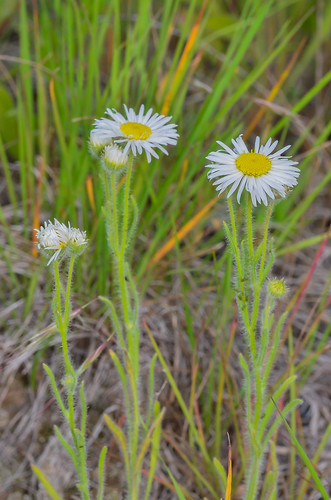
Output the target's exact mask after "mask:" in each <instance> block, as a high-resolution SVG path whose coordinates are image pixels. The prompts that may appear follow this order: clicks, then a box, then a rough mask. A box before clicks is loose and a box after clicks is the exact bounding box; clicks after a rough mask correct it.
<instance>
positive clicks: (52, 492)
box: [31, 465, 64, 500]
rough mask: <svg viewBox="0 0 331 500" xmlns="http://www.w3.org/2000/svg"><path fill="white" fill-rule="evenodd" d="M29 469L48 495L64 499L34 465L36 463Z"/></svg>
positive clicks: (54, 498) (59, 499)
mask: <svg viewBox="0 0 331 500" xmlns="http://www.w3.org/2000/svg"><path fill="white" fill-rule="evenodd" d="M31 469H32V470H33V472H34V473H35V475H36V476H37V478H38V479H39V481H40V482H41V484H42V485H43V487H44V488H45V490H46V491H47V493H48V494H49V495H50V497H51V498H53V500H64V499H63V498H62V497H61V496H60V495H59V494H58V493H57V492H56V491H55V489H54V488H53V486H52V485H51V483H50V482H49V480H48V479H47V477H46V476H45V474H44V473H43V472H42V471H41V470H40V469H39V468H38V467H37V466H36V465H31Z"/></svg>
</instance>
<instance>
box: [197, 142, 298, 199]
mask: <svg viewBox="0 0 331 500" xmlns="http://www.w3.org/2000/svg"><path fill="white" fill-rule="evenodd" d="M217 143H218V144H219V145H220V146H221V147H222V149H220V150H218V151H215V152H212V153H210V154H209V155H208V156H207V160H210V161H212V162H213V163H211V164H209V165H206V167H207V168H209V169H210V170H209V172H208V179H209V180H212V179H216V180H215V181H214V182H213V186H217V187H216V191H219V193H222V192H223V191H224V190H225V189H226V188H228V187H230V186H231V187H230V189H229V192H228V198H229V196H231V195H232V194H233V193H234V191H235V190H236V189H238V192H237V200H238V203H240V197H241V194H242V192H243V189H244V188H245V189H246V191H248V192H249V193H250V195H251V198H252V202H253V205H254V206H255V207H256V204H257V203H261V202H263V203H264V204H265V205H266V206H267V204H268V199H267V196H269V197H270V198H271V199H274V198H275V193H278V194H279V195H280V196H282V197H283V198H284V197H285V194H286V188H287V187H290V188H291V187H293V186H295V185H296V184H297V178H298V177H299V175H300V170H299V169H298V168H296V167H294V166H293V165H297V163H298V162H296V161H291V160H290V158H291V156H282V154H283V153H284V152H285V151H287V150H288V149H289V148H290V147H291V146H285V147H284V148H282V149H280V150H279V151H277V152H276V153H273V151H274V150H275V148H276V146H277V144H278V141H275V142H272V139H269V140H268V141H267V143H266V144H265V145H264V146H262V145H260V137H257V138H256V139H255V147H254V150H251V151H248V149H247V147H246V144H245V143H244V141H243V139H242V138H241V135H240V136H239V137H238V138H237V139H235V140H234V139H232V143H233V145H234V149H233V150H232V149H230V148H229V147H228V146H227V145H226V144H224V143H223V142H221V141H217Z"/></svg>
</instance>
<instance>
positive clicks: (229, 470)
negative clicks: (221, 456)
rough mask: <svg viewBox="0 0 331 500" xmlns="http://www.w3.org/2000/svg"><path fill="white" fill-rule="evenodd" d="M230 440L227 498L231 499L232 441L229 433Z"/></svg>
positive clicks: (227, 499) (226, 499)
mask: <svg viewBox="0 0 331 500" xmlns="http://www.w3.org/2000/svg"><path fill="white" fill-rule="evenodd" d="M228 441H229V469H228V479H227V481H226V490H225V500H231V486H232V452H231V441H230V436H229V434H228Z"/></svg>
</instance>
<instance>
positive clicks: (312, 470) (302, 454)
mask: <svg viewBox="0 0 331 500" xmlns="http://www.w3.org/2000/svg"><path fill="white" fill-rule="evenodd" d="M271 399H272V398H271ZM272 402H273V404H274V405H275V407H276V410H277V411H278V413H279V415H280V417H281V418H282V420H283V422H284V424H285V426H286V428H287V430H288V432H289V434H290V436H291V438H292V441H293V443H294V444H295V446H296V449H297V451H298V453H299V455H300V457H301V459H302V461H303V463H304V464H305V465H306V467H307V469H308V470H309V472H310V474H311V477H312V478H313V480H314V481H315V483H316V486H317V489H318V491H319V492H320V493H321V495H322V497H323V498H324V500H330V499H329V495H328V494H327V492H326V491H325V489H324V486H323V484H322V483H321V480H320V478H319V477H318V475H317V473H316V470H315V467H314V465H313V464H312V463H311V461H310V460H309V458H308V457H307V455H306V453H305V450H304V449H303V448H302V446H301V445H300V443H299V441H298V440H297V438H296V437H295V434H294V432H293V431H292V429H291V427H290V426H289V424H288V423H287V421H286V419H285V417H284V416H283V414H282V412H281V411H280V409H279V408H278V406H277V403H276V402H275V401H274V400H273V399H272Z"/></svg>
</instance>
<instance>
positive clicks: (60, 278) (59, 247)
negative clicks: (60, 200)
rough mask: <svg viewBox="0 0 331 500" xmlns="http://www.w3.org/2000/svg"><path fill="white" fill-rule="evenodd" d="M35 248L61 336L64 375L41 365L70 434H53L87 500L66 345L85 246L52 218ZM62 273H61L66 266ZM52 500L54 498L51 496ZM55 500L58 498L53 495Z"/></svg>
mask: <svg viewBox="0 0 331 500" xmlns="http://www.w3.org/2000/svg"><path fill="white" fill-rule="evenodd" d="M35 231H36V238H37V241H38V248H39V249H40V250H41V251H42V252H43V253H45V254H46V255H47V257H48V258H49V261H48V264H47V265H48V266H49V265H51V264H52V266H53V272H54V279H55V293H54V298H53V314H54V320H55V324H56V327H57V330H58V332H59V333H60V336H61V347H62V349H61V353H62V357H63V368H64V375H63V378H62V380H61V381H60V383H59V381H57V380H56V378H55V375H54V374H53V372H52V370H51V369H50V367H49V366H47V365H46V364H44V369H45V371H46V373H47V375H48V377H49V380H50V383H51V387H52V390H53V392H54V396H55V398H56V401H57V403H58V405H59V408H60V411H61V413H62V415H63V417H64V420H65V421H66V423H67V425H68V427H69V429H70V434H71V442H69V441H67V440H66V439H65V437H64V436H63V435H62V434H61V432H60V430H59V429H58V428H57V427H56V426H55V432H56V435H57V437H58V439H59V440H60V442H61V444H62V445H63V447H64V448H65V450H66V451H67V453H68V454H69V456H70V458H71V460H72V462H73V464H74V466H75V469H76V471H77V476H78V483H77V488H78V491H79V493H80V495H81V498H82V499H83V500H88V499H90V487H89V478H88V469H87V462H86V457H87V450H86V439H85V435H86V418H87V406H86V401H85V396H84V382H83V381H81V374H82V373H83V371H84V366H82V367H81V368H78V369H76V368H75V367H74V365H73V363H72V360H71V356H70V352H69V346H68V329H69V322H70V313H71V305H70V293H71V284H72V277H73V271H74V264H75V260H76V258H77V257H78V256H79V255H81V254H82V253H83V252H84V250H85V249H86V246H87V244H88V240H87V237H86V233H85V231H81V230H80V229H77V228H73V227H71V225H70V222H69V223H68V225H66V224H64V223H61V222H59V221H58V220H57V219H54V222H51V221H46V222H45V223H44V226H41V227H40V229H35ZM66 264H67V266H66V267H68V270H67V272H66V273H63V272H61V269H62V266H64V265H66ZM106 451H107V449H106V447H104V448H103V450H102V452H101V454H100V461H99V492H98V498H100V500H101V499H102V498H103V483H104V481H103V469H104V460H105V457H106ZM34 471H35V472H36V474H37V475H38V477H39V478H41V480H42V483H43V485H44V486H45V487H46V489H47V491H48V492H51V491H54V488H53V487H52V486H51V485H50V483H49V481H48V480H47V478H45V477H43V476H41V475H40V474H41V473H40V471H39V469H38V468H36V467H34ZM52 498H55V497H52ZM57 498H60V497H59V496H57Z"/></svg>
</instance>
